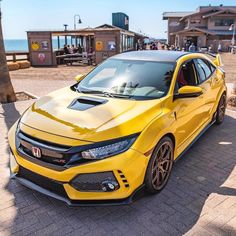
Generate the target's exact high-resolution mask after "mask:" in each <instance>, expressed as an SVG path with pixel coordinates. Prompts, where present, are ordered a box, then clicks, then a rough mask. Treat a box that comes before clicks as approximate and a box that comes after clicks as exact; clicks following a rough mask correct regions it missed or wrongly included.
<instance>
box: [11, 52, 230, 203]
mask: <svg viewBox="0 0 236 236" xmlns="http://www.w3.org/2000/svg"><path fill="white" fill-rule="evenodd" d="M220 66H221V61H220V56H219V55H218V56H217V57H216V58H215V59H214V60H213V61H211V60H210V59H209V58H208V57H207V56H206V55H204V54H201V53H188V52H180V51H138V52H127V53H123V54H120V55H116V56H114V57H111V58H109V59H107V60H106V61H105V62H103V63H102V64H100V65H99V66H97V67H96V68H95V69H94V70H93V71H91V72H90V73H89V74H88V75H86V76H82V75H79V76H77V77H76V80H77V83H76V84H74V85H72V86H70V87H66V88H63V89H60V90H58V91H55V92H52V93H50V94H48V95H47V96H45V97H42V98H40V99H39V100H37V101H36V102H34V103H33V105H32V106H31V107H29V108H28V109H27V110H26V111H25V112H24V114H23V115H22V117H21V118H20V119H19V120H18V121H17V122H16V123H15V124H14V125H13V127H12V128H11V129H10V131H9V143H10V147H11V151H12V155H11V157H10V158H11V161H10V163H11V165H10V169H11V177H12V178H13V179H16V180H18V181H20V182H21V183H22V184H24V185H26V186H27V187H29V188H32V189H34V190H37V191H39V192H41V193H43V194H46V195H48V196H51V197H54V198H57V199H60V200H62V201H65V202H66V203H68V204H69V205H80V204H82V205H83V204H105V203H109V204H123V203H130V202H132V200H133V198H134V196H135V194H137V192H138V191H139V190H140V189H142V190H143V189H145V190H146V191H147V192H148V193H158V192H159V191H161V190H162V189H163V188H164V186H165V185H166V183H167V181H168V179H169V177H170V174H171V170H172V167H173V163H174V161H175V160H177V159H178V158H179V157H180V156H181V155H182V154H183V153H184V152H185V151H186V150H187V149H188V147H190V145H191V144H193V143H194V141H196V139H198V138H199V137H200V135H201V134H202V133H203V132H204V131H206V130H207V128H209V127H210V126H211V125H212V124H214V123H216V124H221V123H222V122H223V120H224V115H225V109H226V85H225V80H224V78H225V73H224V71H223V70H222V68H221V67H220Z"/></svg>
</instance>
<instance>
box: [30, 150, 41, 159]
mask: <svg viewBox="0 0 236 236" xmlns="http://www.w3.org/2000/svg"><path fill="white" fill-rule="evenodd" d="M31 150H32V154H33V156H34V157H37V158H41V156H42V154H41V150H40V149H39V148H37V147H32V148H31Z"/></svg>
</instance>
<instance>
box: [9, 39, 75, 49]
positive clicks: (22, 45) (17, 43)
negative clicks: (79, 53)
mask: <svg viewBox="0 0 236 236" xmlns="http://www.w3.org/2000/svg"><path fill="white" fill-rule="evenodd" d="M52 43H53V48H54V49H57V39H55V38H53V39H52ZM68 43H69V44H70V43H71V41H70V38H69V37H68ZM64 44H65V39H64V38H61V39H60V47H63V45H64ZM72 44H75V41H74V39H73V40H72ZM4 45H5V50H6V52H11V51H24V52H28V51H29V48H28V41H27V39H6V40H4Z"/></svg>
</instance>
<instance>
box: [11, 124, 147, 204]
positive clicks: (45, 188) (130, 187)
mask: <svg viewBox="0 0 236 236" xmlns="http://www.w3.org/2000/svg"><path fill="white" fill-rule="evenodd" d="M15 129H16V126H15V125H14V126H13V127H12V128H11V130H10V132H9V143H10V147H11V150H12V155H11V158H10V164H11V166H10V169H11V176H12V178H14V179H16V180H18V181H19V182H21V183H22V184H23V185H25V186H27V187H29V188H31V189H34V190H36V191H38V192H41V193H43V194H46V195H48V196H51V197H54V198H56V199H58V200H62V201H64V202H66V203H67V204H68V205H70V206H74V205H97V204H111V205H120V204H129V203H131V202H132V201H134V200H135V199H136V198H137V197H139V193H140V192H142V191H141V190H142V189H143V180H144V175H145V171H146V166H147V163H148V158H147V157H146V156H144V155H143V154H141V153H139V152H138V151H135V150H132V149H130V150H128V151H126V152H125V153H122V154H119V155H117V156H113V157H110V158H107V159H104V160H101V161H97V162H91V163H86V164H83V165H79V166H74V167H71V168H68V169H65V170H63V171H57V170H53V169H49V168H46V167H44V166H42V165H39V164H35V163H33V162H31V161H29V160H27V159H25V158H23V157H22V156H20V155H19V154H18V153H17V150H16V146H15ZM22 170H24V171H26V172H27V173H26V174H23V175H22ZM108 171H110V172H113V174H114V176H115V178H116V180H117V182H118V183H119V188H118V189H117V190H115V191H111V192H96V191H95V192H93V191H88V192H86V191H78V190H76V189H75V188H74V187H73V186H72V185H71V181H72V180H73V179H74V178H75V177H76V176H78V174H88V173H100V172H108ZM121 173H122V174H121ZM32 176H34V178H33V177H32ZM123 176H125V181H124V178H123ZM39 180H40V181H39ZM45 183H48V184H49V185H47V184H46V185H45ZM127 183H128V184H127ZM54 185H55V186H54ZM53 186H54V187H53ZM58 189H60V191H59V192H58ZM63 191H64V192H63Z"/></svg>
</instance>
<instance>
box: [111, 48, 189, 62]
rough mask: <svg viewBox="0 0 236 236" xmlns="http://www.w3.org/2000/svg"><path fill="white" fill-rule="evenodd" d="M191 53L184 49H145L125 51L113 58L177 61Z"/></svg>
mask: <svg viewBox="0 0 236 236" xmlns="http://www.w3.org/2000/svg"><path fill="white" fill-rule="evenodd" d="M187 54H189V52H183V51H168V50H143V51H132V52H125V53H121V54H118V55H115V56H113V57H112V58H113V59H121V60H136V61H137V60H140V61H158V62H176V61H177V60H178V59H179V58H180V57H182V56H184V55H187Z"/></svg>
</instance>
